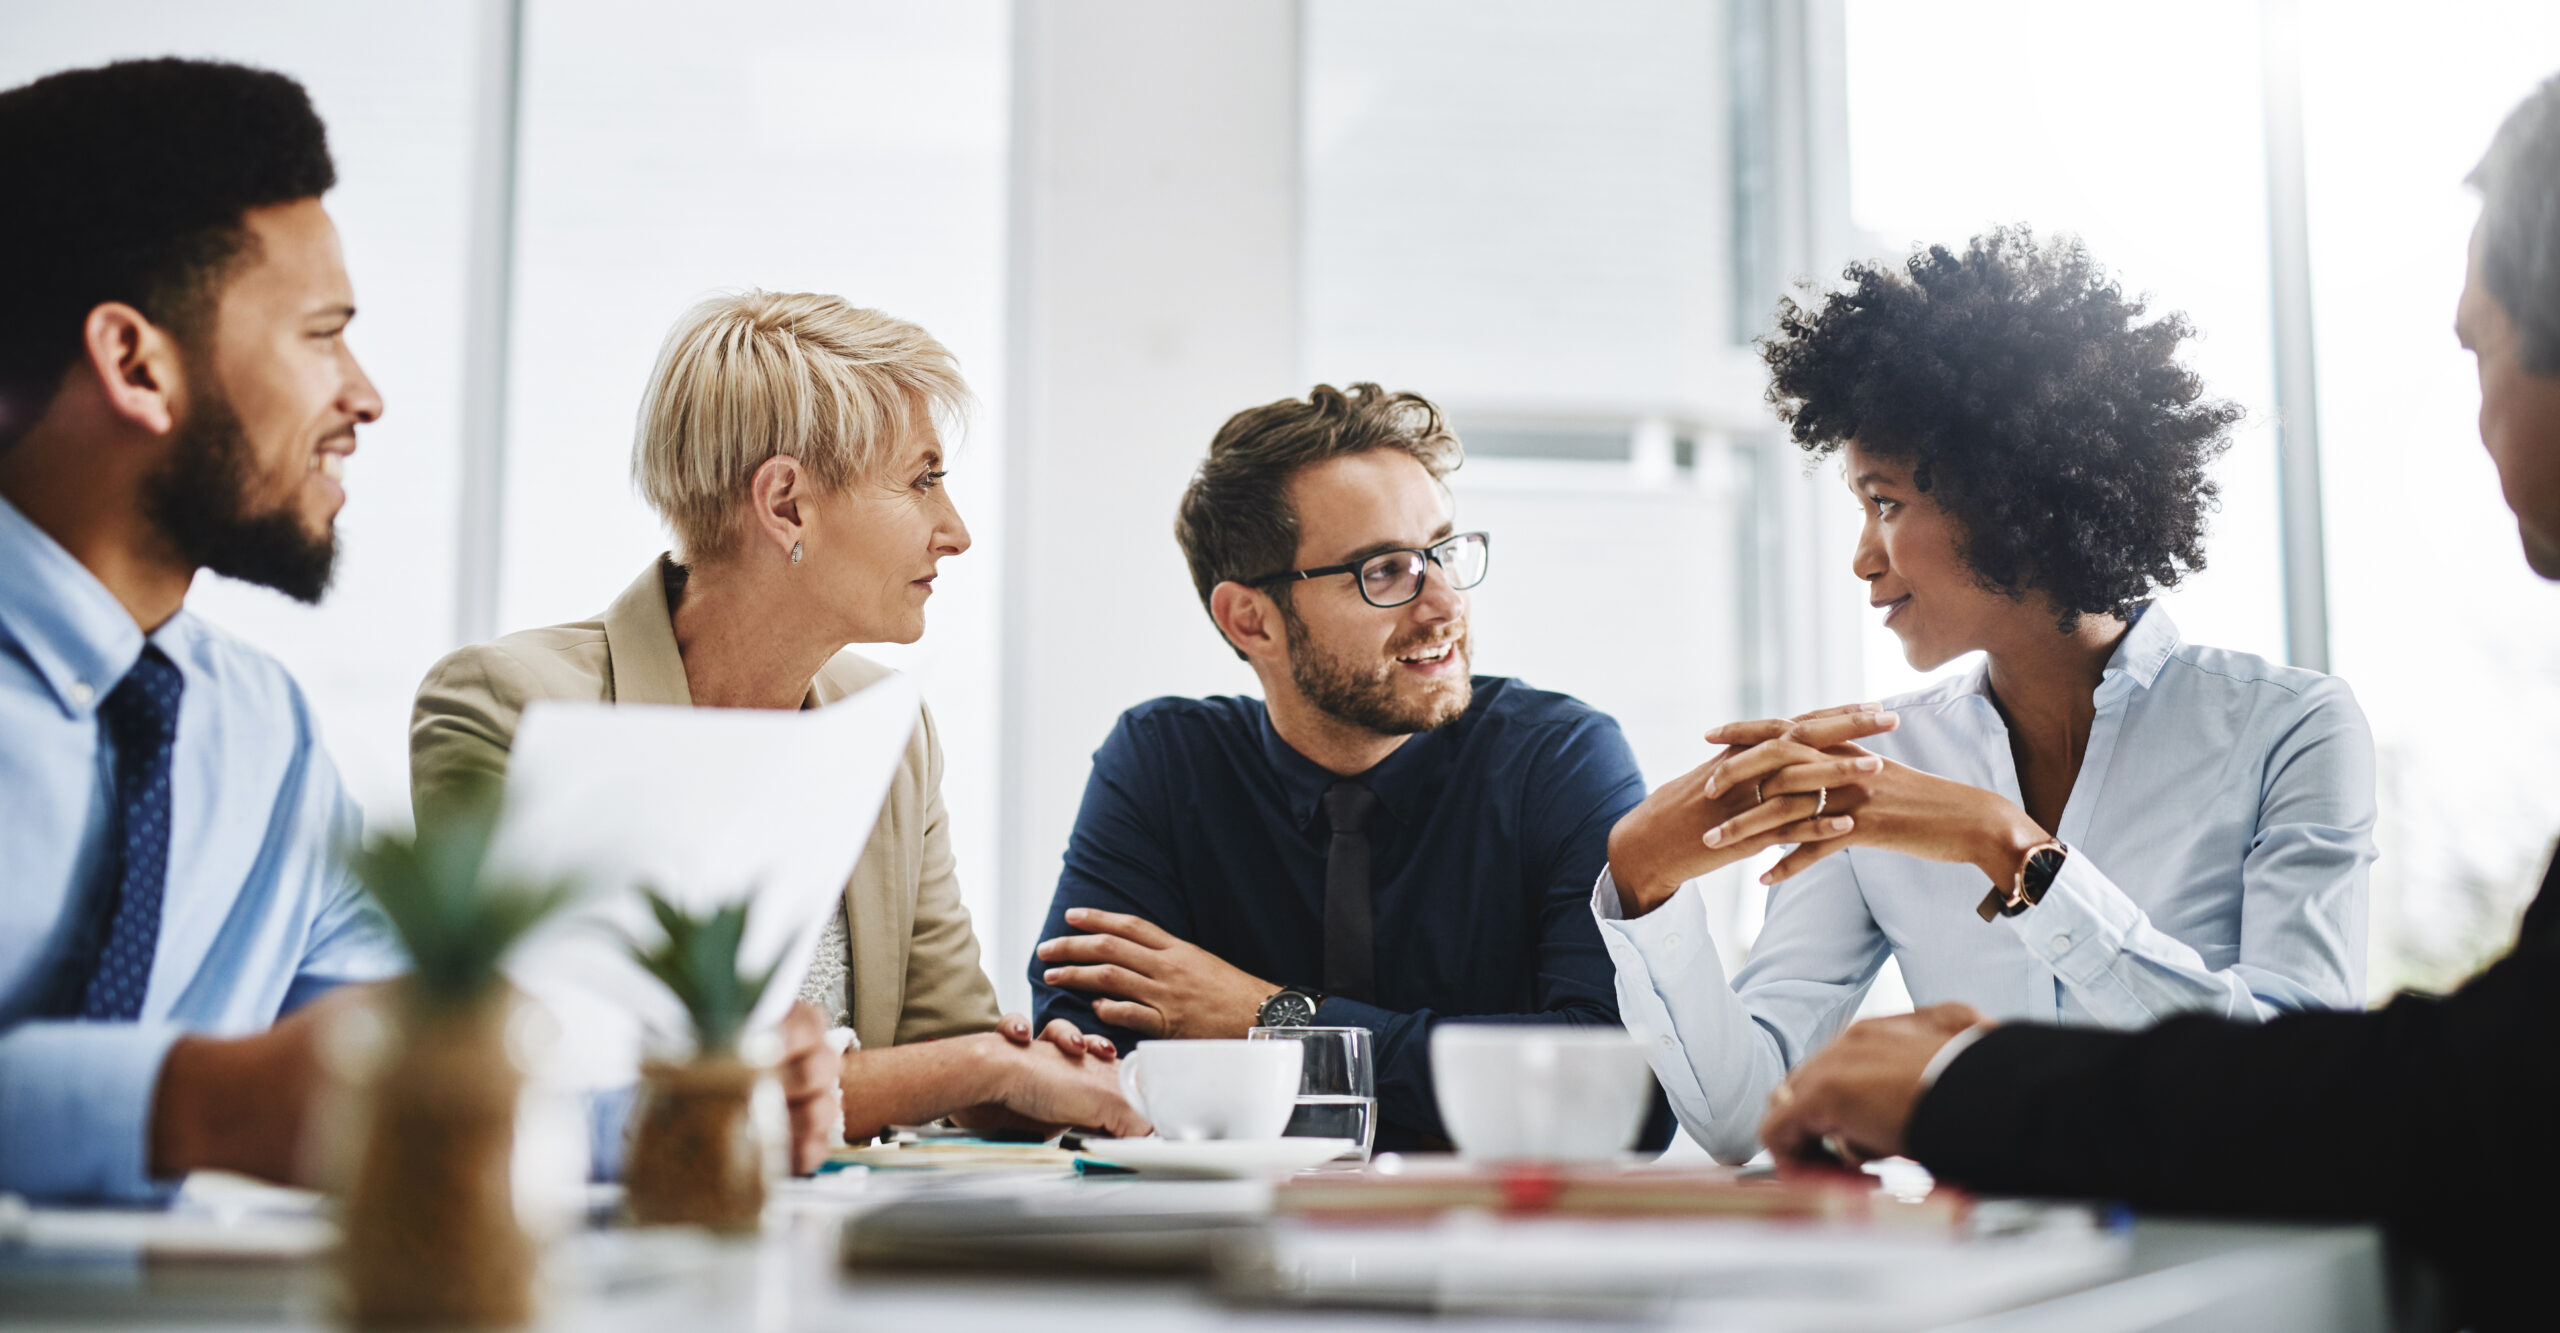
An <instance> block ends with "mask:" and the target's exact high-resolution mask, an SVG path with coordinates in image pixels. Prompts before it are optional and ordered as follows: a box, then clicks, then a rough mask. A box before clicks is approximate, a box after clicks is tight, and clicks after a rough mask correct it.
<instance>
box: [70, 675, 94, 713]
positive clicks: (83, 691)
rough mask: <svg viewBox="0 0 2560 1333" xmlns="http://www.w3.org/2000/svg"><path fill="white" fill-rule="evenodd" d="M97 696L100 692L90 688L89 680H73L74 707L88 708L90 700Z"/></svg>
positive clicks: (72, 699) (72, 702)
mask: <svg viewBox="0 0 2560 1333" xmlns="http://www.w3.org/2000/svg"><path fill="white" fill-rule="evenodd" d="M97 697H98V692H97V691H96V690H93V689H90V688H89V682H87V681H85V680H75V681H73V682H71V706H72V707H74V708H86V707H88V706H89V701H90V700H92V699H95V698H97Z"/></svg>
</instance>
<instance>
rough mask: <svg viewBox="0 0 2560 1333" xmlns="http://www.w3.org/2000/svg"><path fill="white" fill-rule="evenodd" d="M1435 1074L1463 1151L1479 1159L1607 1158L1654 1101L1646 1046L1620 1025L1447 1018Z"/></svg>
mask: <svg viewBox="0 0 2560 1333" xmlns="http://www.w3.org/2000/svg"><path fill="white" fill-rule="evenodd" d="M1431 1080H1432V1088H1433V1092H1434V1093H1435V1094H1436V1096H1437V1098H1438V1101H1439V1103H1440V1120H1441V1123H1442V1124H1444V1125H1446V1126H1447V1127H1448V1130H1449V1137H1450V1139H1451V1140H1452V1141H1453V1142H1455V1143H1456V1144H1457V1145H1458V1151H1459V1152H1461V1153H1464V1154H1465V1155H1466V1156H1468V1157H1471V1158H1474V1159H1477V1160H1479V1161H1494V1162H1504V1161H1511V1162H1518V1161H1537V1162H1593V1161H1605V1160H1607V1159H1609V1158H1613V1157H1616V1156H1618V1155H1619V1154H1621V1153H1624V1152H1626V1151H1627V1150H1628V1149H1630V1148H1632V1147H1634V1146H1635V1142H1636V1136H1637V1135H1639V1134H1641V1133H1643V1132H1644V1115H1645V1111H1646V1109H1647V1108H1648V1107H1650V1106H1651V1105H1652V1100H1653V1098H1652V1093H1653V1071H1652V1070H1651V1069H1650V1068H1648V1067H1646V1065H1645V1060H1644V1047H1642V1046H1641V1045H1639V1044H1637V1042H1636V1039H1635V1038H1633V1037H1630V1036H1628V1035H1627V1034H1626V1032H1625V1031H1624V1030H1622V1029H1618V1028H1574V1027H1555V1026H1547V1025H1543V1024H1542V1025H1521V1024H1512V1023H1460V1022H1447V1023H1441V1024H1439V1025H1437V1026H1435V1027H1434V1028H1432V1030H1431Z"/></svg>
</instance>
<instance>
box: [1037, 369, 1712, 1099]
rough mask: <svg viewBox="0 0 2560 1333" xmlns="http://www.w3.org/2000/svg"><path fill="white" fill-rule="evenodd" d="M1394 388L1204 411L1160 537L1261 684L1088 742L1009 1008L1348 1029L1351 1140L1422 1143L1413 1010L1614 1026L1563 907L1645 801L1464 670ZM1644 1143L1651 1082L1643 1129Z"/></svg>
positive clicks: (1447, 554) (1587, 729) (1448, 540)
mask: <svg viewBox="0 0 2560 1333" xmlns="http://www.w3.org/2000/svg"><path fill="white" fill-rule="evenodd" d="M1462 459H1463V450H1462V446H1461V445H1460V444H1459V442H1458V439H1457V437H1456V436H1455V435H1454V434H1453V433H1451V432H1450V431H1449V429H1448V427H1447V425H1446V424H1445V422H1444V421H1443V419H1442V417H1441V415H1440V412H1439V410H1438V409H1437V408H1435V407H1433V406H1432V405H1431V404H1430V403H1429V402H1428V401H1426V400H1425V399H1423V398H1422V397H1421V396H1420V395H1417V394H1412V393H1389V392H1386V391H1385V390H1383V389H1380V388H1379V387H1378V386H1377V385H1374V384H1354V385H1352V386H1351V387H1350V389H1349V390H1347V391H1344V390H1338V389H1335V388H1333V387H1332V386H1330V385H1318V386H1316V388H1315V389H1314V390H1313V391H1312V392H1311V393H1310V394H1309V395H1308V396H1307V397H1306V398H1305V399H1283V400H1281V401H1279V402H1275V403H1270V404H1266V405H1264V406H1262V407H1257V408H1252V409H1250V410H1247V411H1244V412H1239V413H1237V414H1236V415H1235V416H1234V417H1232V418H1229V419H1228V421H1227V423H1226V425H1225V426H1224V427H1222V428H1221V429H1220V430H1219V432H1218V435H1217V438H1216V439H1215V440H1214V441H1213V442H1212V443H1211V444H1210V446H1209V457H1208V459H1207V461H1205V462H1204V463H1202V464H1201V467H1200V471H1199V474H1198V475H1197V476H1196V477H1195V478H1194V479H1193V480H1192V483H1191V486H1190V489H1189V490H1188V491H1187V492H1185V494H1184V496H1183V498H1182V504H1181V508H1180V511H1179V514H1178V517H1177V519H1176V522H1175V536H1176V537H1177V538H1178V539H1179V541H1180V542H1181V545H1182V550H1183V554H1184V556H1185V557H1187V558H1188V560H1189V562H1190V566H1191V576H1192V581H1193V583H1194V584H1195V585H1196V587H1197V588H1198V590H1199V594H1200V601H1201V604H1202V606H1204V607H1205V608H1206V609H1207V610H1208V613H1209V618H1210V619H1211V620H1212V621H1213V622H1215V623H1216V625H1217V628H1218V632H1219V633H1220V634H1221V635H1222V636H1224V638H1225V639H1226V641H1227V643H1228V645H1229V646H1230V647H1231V648H1233V649H1234V650H1235V653H1236V655H1237V656H1238V657H1241V658H1243V659H1244V660H1245V661H1246V662H1247V663H1249V664H1250V665H1251V666H1252V668H1253V673H1254V675H1255V677H1256V678H1257V679H1258V680H1259V681H1260V682H1261V686H1262V691H1263V698H1262V699H1259V700H1257V699H1251V698H1242V697H1225V698H1209V699H1180V698H1167V699H1157V700H1154V701H1152V702H1148V703H1144V704H1140V705H1138V706H1137V707H1135V708H1132V709H1130V710H1129V711H1128V712H1126V713H1123V714H1122V715H1121V717H1120V721H1119V724H1118V725H1117V726H1115V727H1114V728H1113V729H1112V732H1111V734H1110V736H1109V737H1108V738H1106V739H1105V740H1104V741H1103V743H1102V748H1101V749H1100V750H1099V751H1098V752H1096V753H1095V755H1094V763H1093V775H1092V778H1091V780H1090V781H1089V782H1088V783H1087V785H1086V787H1085V794H1084V804H1083V806H1082V808H1081V809H1080V810H1079V811H1078V812H1077V816H1076V825H1075V830H1074V833H1073V835H1072V836H1071V837H1070V839H1069V841H1068V844H1067V850H1066V856H1065V867H1064V870H1063V873H1062V874H1061V875H1060V877H1059V880H1058V890H1057V896H1056V898H1055V899H1054V901H1053V902H1052V903H1051V905H1050V909H1049V918H1048V924H1047V927H1046V928H1045V929H1044V930H1043V932H1042V935H1043V942H1042V943H1041V945H1040V946H1039V948H1038V950H1037V953H1036V956H1035V957H1034V958H1033V959H1032V962H1031V983H1032V988H1033V991H1034V994H1035V999H1036V1002H1037V1005H1038V1013H1037V1021H1038V1022H1040V1023H1042V1024H1044V1025H1045V1024H1047V1023H1049V1022H1051V1021H1053V1020H1055V1019H1059V1018H1065V1019H1068V1020H1070V1021H1072V1022H1074V1023H1075V1024H1076V1025H1077V1026H1079V1027H1083V1028H1085V1029H1086V1030H1088V1031H1102V1032H1105V1033H1107V1034H1109V1035H1110V1036H1111V1037H1112V1038H1113V1040H1114V1041H1116V1042H1119V1043H1121V1044H1122V1045H1123V1046H1126V1045H1129V1044H1133V1043H1135V1042H1137V1041H1139V1040H1142V1039H1145V1038H1151V1037H1241V1036H1244V1035H1245V1033H1246V1031H1247V1030H1248V1029H1249V1028H1252V1027H1254V1026H1255V1025H1257V1024H1276V1025H1298V1026H1304V1025H1310V1024H1312V1025H1318V1026H1341V1027H1360V1028H1367V1029H1369V1030H1370V1031H1371V1032H1372V1033H1374V1034H1375V1038H1374V1039H1375V1042H1376V1059H1377V1075H1378V1126H1377V1140H1376V1144H1377V1147H1379V1148H1380V1149H1411V1148H1417V1147H1431V1146H1438V1145H1440V1144H1441V1143H1443V1142H1444V1139H1443V1135H1442V1129H1441V1124H1440V1114H1439V1109H1438V1107H1437V1106H1436V1104H1435V1103H1434V1101H1433V1096H1432V1089H1431V1069H1430V1034H1431V1028H1432V1025H1433V1024H1434V1023H1436V1022H1438V1021H1440V1020H1442V1019H1450V1018H1467V1019H1471V1020H1475V1021H1493V1022H1506V1023H1565V1024H1584V1025H1608V1026H1615V1025H1616V1024H1617V1022H1618V1008H1617V1002H1616V996H1615V993H1614V990H1613V984H1612V979H1611V969H1610V964H1609V958H1608V955H1607V953H1606V952H1605V951H1604V950H1603V949H1602V947H1601V943H1600V934H1599V928H1598V927H1597V926H1596V925H1594V924H1593V922H1592V920H1591V913H1590V911H1589V909H1588V908H1587V907H1586V906H1585V905H1584V904H1585V900H1586V899H1587V898H1588V897H1589V896H1590V885H1591V881H1592V878H1593V877H1594V876H1596V875H1598V874H1599V872H1600V867H1601V864H1602V863H1603V862H1604V861H1605V860H1607V858H1608V836H1609V829H1610V827H1611V826H1612V825H1614V824H1615V823H1616V822H1617V820H1618V817H1619V816H1620V815H1622V814H1624V813H1625V812H1626V811H1627V810H1629V809H1630V808H1632V807H1633V806H1634V805H1635V804H1636V802H1637V801H1639V800H1641V799H1642V798H1643V796H1644V779H1643V776H1642V775H1641V774H1640V773H1639V772H1638V771H1637V769H1636V763H1635V757H1634V755H1633V754H1632V753H1631V752H1630V751H1629V750H1628V748H1627V743H1626V739H1625V738H1624V737H1623V736H1621V735H1620V734H1619V732H1618V726H1617V723H1616V722H1615V721H1613V720H1611V719H1610V718H1609V717H1608V716H1607V715H1606V714H1603V713H1601V712H1599V711H1597V710H1595V709H1593V708H1591V707H1589V706H1588V705H1586V704H1583V703H1581V702H1580V701H1578V700H1575V699H1571V698H1568V697H1566V696H1564V695H1561V694H1550V693H1546V692H1543V691H1539V690H1534V689H1531V688H1530V687H1528V686H1527V685H1524V684H1522V683H1520V682H1518V681H1516V680H1507V679H1503V678H1500V677H1491V676H1478V677H1471V676H1470V675H1469V667H1470V665H1471V664H1472V661H1473V653H1472V643H1471V641H1470V639H1469V636H1468V627H1467V610H1468V595H1467V590H1468V589H1469V588H1471V587H1473V586H1474V585H1475V584H1476V583H1477V582H1478V581H1479V580H1481V579H1482V578H1483V577H1484V574H1485V571H1486V569H1487V567H1488V564H1487V562H1488V561H1489V559H1490V548H1489V543H1488V541H1487V539H1486V538H1485V536H1484V534H1482V533H1472V532H1463V533H1462V532H1459V531H1458V530H1457V528H1456V524H1455V522H1454V521H1453V515H1452V508H1451V504H1450V496H1449V491H1448V487H1447V485H1446V481H1445V479H1446V477H1447V476H1448V474H1449V472H1450V471H1452V470H1453V469H1455V468H1456V467H1457V466H1458V465H1459V464H1460V462H1461V461H1462ZM1670 1132H1671V1124H1670V1117H1669V1114H1668V1108H1667V1107H1666V1106H1664V1105H1662V1104H1661V1103H1660V1101H1659V1098H1658V1097H1657V1102H1656V1108H1655V1114H1654V1116H1653V1119H1652V1121H1651V1123H1650V1124H1649V1125H1648V1126H1647V1128H1646V1131H1645V1135H1644V1142H1645V1143H1647V1144H1648V1145H1649V1146H1653V1147H1660V1146H1661V1145H1662V1144H1663V1143H1664V1142H1666V1141H1668V1139H1669V1137H1670Z"/></svg>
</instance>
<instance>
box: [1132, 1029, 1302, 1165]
mask: <svg viewBox="0 0 2560 1333" xmlns="http://www.w3.org/2000/svg"><path fill="white" fill-rule="evenodd" d="M1305 1059H1306V1050H1305V1048H1303V1047H1301V1046H1300V1045H1299V1044H1298V1043H1296V1042H1294V1041H1227V1040H1214V1041H1169V1040H1159V1041H1148V1042H1140V1043H1139V1044H1138V1049H1136V1050H1134V1051H1131V1052H1129V1054H1128V1055H1127V1056H1125V1057H1123V1058H1122V1059H1121V1061H1120V1095H1121V1096H1123V1097H1126V1098H1128V1099H1129V1105H1131V1106H1133V1107H1136V1108H1137V1111H1138V1114H1140V1115H1143V1116H1145V1117H1146V1118H1147V1119H1148V1120H1149V1121H1150V1122H1152V1123H1153V1124H1154V1125H1155V1127H1156V1133H1157V1135H1158V1136H1160V1137H1163V1138H1168V1139H1184V1140H1188V1139H1276V1138H1278V1137H1280V1131H1281V1130H1283V1129H1286V1128H1288V1126H1289V1113H1290V1112H1291V1111H1292V1110H1295V1109H1296V1108H1297V1103H1298V1070H1299V1065H1300V1063H1301V1062H1302V1061H1303V1060H1305Z"/></svg>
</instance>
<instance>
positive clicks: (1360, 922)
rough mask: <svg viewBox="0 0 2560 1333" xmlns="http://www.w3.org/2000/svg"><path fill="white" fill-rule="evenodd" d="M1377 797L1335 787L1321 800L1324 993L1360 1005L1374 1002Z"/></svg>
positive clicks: (1354, 787)
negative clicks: (1325, 826) (1325, 832)
mask: <svg viewBox="0 0 2560 1333" xmlns="http://www.w3.org/2000/svg"><path fill="white" fill-rule="evenodd" d="M1377 805H1378V794H1377V793H1376V792H1373V791H1371V790H1369V789H1368V788H1367V787H1364V786H1361V785H1360V784H1359V783H1357V782H1337V783H1335V784H1333V786H1332V787H1331V788H1329V789H1327V790H1326V792H1325V794H1324V814H1325V820H1326V822H1328V823H1329V824H1331V825H1332V826H1333V845H1332V847H1330V848H1329V849H1327V850H1326V852H1325V857H1324V991H1325V994H1327V995H1339V996H1342V997H1343V998H1345V999H1350V1000H1358V1001H1361V1002H1362V1003H1364V1004H1367V1003H1375V1002H1376V1000H1377V998H1378V955H1377V949H1376V946H1375V945H1373V944H1372V943H1371V942H1370V939H1369V934H1370V918H1369V812H1370V811H1371V810H1374V809H1376V808H1377Z"/></svg>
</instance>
